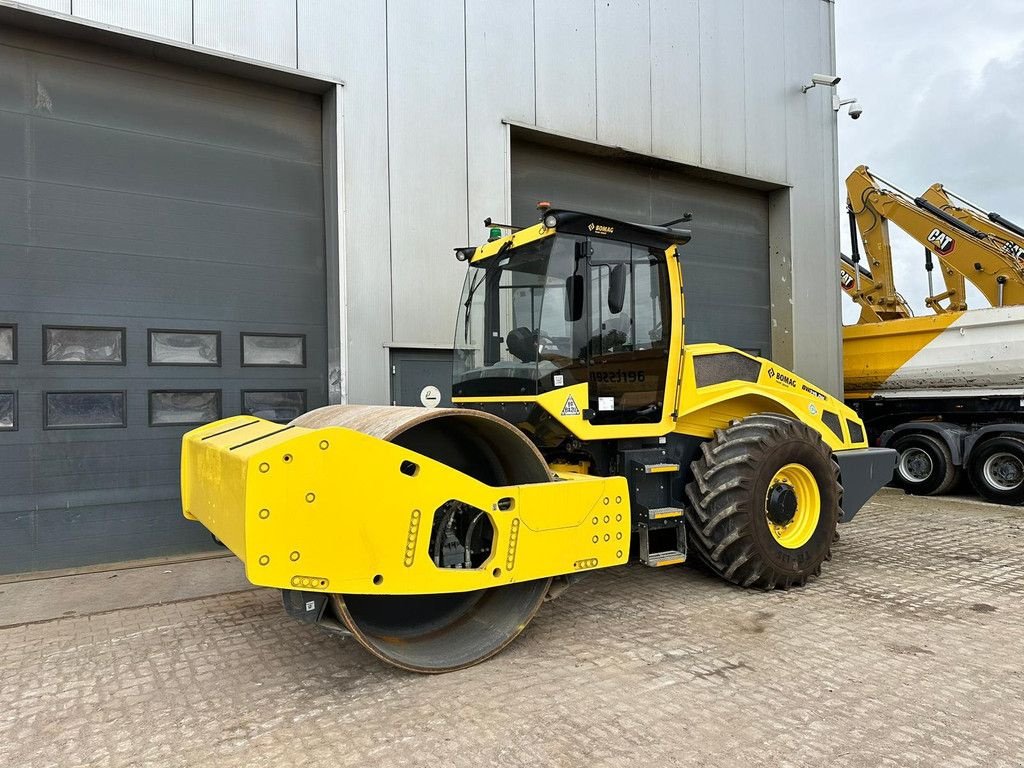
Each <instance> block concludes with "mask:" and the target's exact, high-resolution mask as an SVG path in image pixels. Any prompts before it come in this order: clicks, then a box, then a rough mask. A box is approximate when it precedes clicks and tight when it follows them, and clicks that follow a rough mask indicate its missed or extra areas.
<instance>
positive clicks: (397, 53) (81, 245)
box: [0, 0, 840, 573]
mask: <svg viewBox="0 0 1024 768" xmlns="http://www.w3.org/2000/svg"><path fill="white" fill-rule="evenodd" d="M834 61H835V52H834V35H833V5H832V3H831V2H830V1H829V0H602V2H594V0H561V1H560V2H557V3H541V2H537V0H507V1H503V2H501V3H497V2H482V1H478V0H433V1H432V2H429V3H424V2H414V1H413V0H389V1H388V2H385V0H297V2H296V0H260V1H259V2H254V1H250V2H247V1H246V0H51V1H50V2H46V3H42V2H40V3H14V2H8V1H7V0H0V200H2V204H0V468H2V475H0V476H2V478H3V482H2V483H0V573H23V572H30V571H41V570H49V569H64V568H75V567H82V566H89V565H94V564H99V563H111V562H123V561H130V560H137V559H141V558H148V557H154V556H179V555H183V554H187V553H194V552H201V551H206V550H210V549H211V547H213V546H215V545H214V544H213V542H211V541H210V538H209V536H208V534H206V533H205V530H204V529H203V528H202V527H201V526H199V525H198V524H195V523H190V522H187V521H186V520H184V519H183V518H182V516H181V511H180V501H179V495H178V461H179V446H180V439H181V435H182V434H183V433H184V432H185V431H186V430H187V429H189V428H190V426H191V425H195V424H198V423H203V422H206V421H210V420H212V419H216V418H218V417H220V416H228V415H232V414H238V413H254V414H257V415H261V416H264V417H266V418H273V419H275V420H279V421H282V422H284V421H288V420H289V419H290V418H292V417H293V416H294V415H297V414H298V413H300V412H302V411H303V410H307V409H310V408H315V407H317V406H320V405H324V404H326V403H328V402H345V401H348V402H361V403H384V402H395V403H404V404H419V402H420V393H421V392H422V390H423V389H424V387H426V386H428V385H435V386H437V387H438V388H439V390H440V391H441V392H442V393H444V395H445V396H446V395H447V389H448V385H449V375H450V366H451V349H452V336H453V328H454V324H455V312H456V307H457V303H458V296H459V292H460V289H461V287H462V282H463V278H464V275H465V269H466V267H465V265H464V264H462V263H460V262H458V261H456V259H455V258H454V257H453V254H452V248H453V247H455V246H464V245H467V244H471V243H478V242H480V241H482V240H483V239H485V238H486V236H487V230H486V229H485V228H484V226H483V220H484V219H485V218H486V217H492V218H493V219H494V220H495V221H500V222H503V223H511V224H514V225H525V224H530V223H532V222H533V221H535V220H536V215H537V213H536V203H537V202H538V201H539V200H548V201H551V202H552V203H553V204H555V205H556V206H558V207H560V208H569V209H582V210H587V211H593V212H596V213H602V214H606V215H610V216H614V217H617V218H624V219H627V220H631V221H637V222H665V221H669V220H673V219H677V218H679V217H680V216H682V215H683V214H684V213H686V212H689V213H692V214H693V220H692V221H691V222H690V224H689V225H687V226H689V227H691V229H692V230H693V240H692V242H691V243H690V244H689V245H688V246H687V247H686V251H685V254H686V255H685V257H684V267H685V270H686V272H685V277H686V295H687V310H688V311H687V319H686V333H687V340H688V341H711V340H714V341H721V342H723V343H726V344H730V345H733V346H736V347H739V348H742V349H745V350H749V351H753V352H755V353H757V354H760V355H764V356H771V357H772V358H773V359H774V360H776V361H778V362H779V363H780V364H782V365H785V366H789V367H792V368H793V369H795V370H796V371H797V372H799V373H800V374H802V375H804V376H806V377H808V378H809V379H811V380H813V381H816V382H819V383H820V384H822V385H823V386H826V387H827V388H829V389H830V390H831V391H832V392H833V393H838V392H839V391H840V347H839V338H840V308H839V307H840V305H839V301H840V297H839V290H838V287H837V285H836V281H835V267H834V261H835V254H836V253H837V252H838V232H837V221H836V210H837V202H838V201H837V188H838V184H837V163H836V119H837V117H836V112H835V111H834V110H833V108H832V90H831V89H830V88H829V87H827V86H825V87H817V88H813V89H811V90H807V91H805V90H803V89H802V88H801V86H803V85H807V84H808V83H809V82H810V79H811V76H812V74H814V73H832V72H833V71H834Z"/></svg>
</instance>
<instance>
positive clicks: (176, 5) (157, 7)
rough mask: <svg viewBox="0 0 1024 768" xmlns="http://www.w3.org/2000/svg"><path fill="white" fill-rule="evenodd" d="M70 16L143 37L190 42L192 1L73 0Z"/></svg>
mask: <svg viewBox="0 0 1024 768" xmlns="http://www.w3.org/2000/svg"><path fill="white" fill-rule="evenodd" d="M73 10H74V15H75V16H80V17H81V18H83V19H89V20H91V21H98V22H100V23H102V24H110V25H113V26H115V27H124V28H125V29H132V30H135V31H137V32H142V33H143V34H147V35H156V36H157V37H166V38H168V39H170V40H178V41H180V42H183V43H191V42H192V0H161V1H160V2H158V3H140V2H139V1H138V0H75V3H74V8H73Z"/></svg>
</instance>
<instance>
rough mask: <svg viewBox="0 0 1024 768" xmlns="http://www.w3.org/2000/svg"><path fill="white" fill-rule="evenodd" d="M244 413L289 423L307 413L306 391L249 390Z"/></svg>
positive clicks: (244, 393)
mask: <svg viewBox="0 0 1024 768" xmlns="http://www.w3.org/2000/svg"><path fill="white" fill-rule="evenodd" d="M242 412H243V413H247V414H249V415H250V416H256V417H258V418H261V419H267V420H268V421H280V422H287V421H291V420H292V419H294V418H296V417H297V416H300V415H301V414H303V413H305V412H306V392H305V390H298V389H294V390H275V391H270V390H247V391H244V392H242Z"/></svg>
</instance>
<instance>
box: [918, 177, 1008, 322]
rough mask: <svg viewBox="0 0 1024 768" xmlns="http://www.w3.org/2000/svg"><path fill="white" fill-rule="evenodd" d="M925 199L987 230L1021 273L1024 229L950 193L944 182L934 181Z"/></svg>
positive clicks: (973, 226)
mask: <svg viewBox="0 0 1024 768" xmlns="http://www.w3.org/2000/svg"><path fill="white" fill-rule="evenodd" d="M921 199H922V200H924V201H925V202H927V203H929V204H930V205H933V206H935V207H936V208H939V209H941V210H942V211H943V212H944V213H946V214H947V215H949V216H952V217H954V218H955V219H958V220H959V221H962V222H963V223H964V224H966V225H967V226H969V227H972V228H973V229H975V230H978V231H979V232H983V233H984V234H985V235H986V237H987V239H988V240H989V241H991V242H992V243H993V244H995V245H996V246H997V247H998V248H999V250H1000V251H1001V253H1002V254H1003V256H1004V258H1005V259H1006V261H1007V262H1008V264H1009V267H1010V269H1011V270H1012V271H1013V272H1014V273H1019V272H1020V270H1021V267H1022V266H1024V228H1022V227H1020V226H1018V225H1017V224H1014V223H1013V222H1012V221H1010V220H1009V219H1007V218H1006V217H1004V216H1000V215H999V214H998V213H994V212H991V211H986V210H984V209H983V208H981V207H980V206H978V205H975V204H974V203H972V202H971V201H969V200H966V199H965V198H962V197H960V196H959V195H957V194H956V193H954V192H950V191H949V190H948V189H946V188H945V187H943V186H942V185H941V184H932V185H931V186H930V187H928V189H927V190H925V193H924V194H923V195H921ZM1008 277H1009V276H1008ZM997 285H998V284H997ZM997 293H998V290H997ZM1004 293H1005V290H1004ZM1004 298H1005V297H1004ZM1005 303H1010V302H1005Z"/></svg>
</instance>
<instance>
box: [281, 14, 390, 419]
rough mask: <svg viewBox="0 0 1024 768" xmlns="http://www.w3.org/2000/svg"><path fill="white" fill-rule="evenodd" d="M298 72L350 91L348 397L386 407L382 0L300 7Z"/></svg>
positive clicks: (387, 234) (385, 135)
mask: <svg viewBox="0 0 1024 768" xmlns="http://www.w3.org/2000/svg"><path fill="white" fill-rule="evenodd" d="M298 34H299V68H300V69H306V70H310V71H313V72H320V73H323V74H325V75H328V76H331V77H336V78H338V79H339V80H343V81H344V82H345V87H344V89H343V91H344V94H343V95H344V107H345V115H344V134H345V142H344V144H345V146H344V163H343V166H344V176H345V177H344V192H345V195H344V197H345V211H346V215H345V221H344V238H345V280H346V283H347V285H348V286H349V289H348V290H347V292H346V293H347V296H346V307H347V312H346V318H345V320H346V324H347V326H348V333H347V336H348V339H347V343H348V350H347V353H348V366H347V368H348V370H347V372H345V373H346V377H347V378H346V381H345V382H344V384H345V388H346V390H347V395H348V399H349V401H350V402H354V403H385V402H387V397H388V369H387V365H386V356H385V351H384V345H385V344H386V343H388V342H390V341H391V339H392V334H391V230H390V227H389V225H388V222H389V221H390V201H389V195H388V185H389V181H388V101H387V98H386V94H387V40H388V38H387V18H386V15H385V9H384V4H383V3H380V2H378V0H349V1H348V2H345V3H339V2H336V0H304V2H302V3H300V4H299V17H298Z"/></svg>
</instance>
